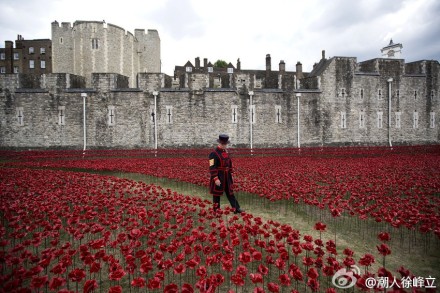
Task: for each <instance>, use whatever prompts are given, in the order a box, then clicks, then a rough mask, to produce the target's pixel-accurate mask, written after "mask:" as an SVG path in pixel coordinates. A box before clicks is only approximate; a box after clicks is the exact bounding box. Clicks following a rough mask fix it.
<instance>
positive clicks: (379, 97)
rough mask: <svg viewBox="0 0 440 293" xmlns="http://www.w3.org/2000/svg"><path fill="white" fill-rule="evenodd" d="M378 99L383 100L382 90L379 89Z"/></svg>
mask: <svg viewBox="0 0 440 293" xmlns="http://www.w3.org/2000/svg"><path fill="white" fill-rule="evenodd" d="M377 99H378V100H382V90H378V92H377Z"/></svg>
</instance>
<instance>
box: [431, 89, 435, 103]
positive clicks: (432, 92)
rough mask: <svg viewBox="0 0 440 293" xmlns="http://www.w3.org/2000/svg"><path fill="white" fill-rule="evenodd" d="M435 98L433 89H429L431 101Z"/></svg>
mask: <svg viewBox="0 0 440 293" xmlns="http://www.w3.org/2000/svg"><path fill="white" fill-rule="evenodd" d="M434 100H435V93H434V90H432V91H431V102H433V101H434Z"/></svg>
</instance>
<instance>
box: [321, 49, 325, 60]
mask: <svg viewBox="0 0 440 293" xmlns="http://www.w3.org/2000/svg"><path fill="white" fill-rule="evenodd" d="M322 59H325V50H322Z"/></svg>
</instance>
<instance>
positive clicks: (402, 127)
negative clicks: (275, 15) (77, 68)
mask: <svg viewBox="0 0 440 293" xmlns="http://www.w3.org/2000/svg"><path fill="white" fill-rule="evenodd" d="M439 72H440V64H439V62H438V61H427V60H422V61H417V62H413V63H409V64H406V63H405V61H404V60H403V59H382V58H379V59H373V60H367V61H364V62H359V63H358V62H357V60H356V58H349V57H333V58H330V59H326V58H324V57H323V58H322V59H321V60H320V61H319V62H318V63H317V64H316V66H315V68H314V69H313V70H312V72H310V73H304V76H302V78H300V79H299V78H298V80H296V76H294V75H283V72H282V71H280V72H273V71H271V72H267V73H266V74H265V75H259V73H255V72H250V71H249V72H246V71H240V70H235V71H234V73H231V74H229V75H225V76H221V77H220V78H227V82H222V81H221V80H220V82H219V84H228V85H229V86H228V87H216V88H215V87H212V82H211V81H212V80H213V79H215V78H217V75H216V76H214V77H213V76H211V75H210V73H209V72H205V73H203V72H194V73H191V72H187V73H185V74H184V75H181V76H179V83H178V84H179V86H178V87H176V86H173V84H174V85H176V84H177V83H176V82H175V79H174V80H173V77H169V76H167V75H165V74H161V73H138V74H137V76H136V77H135V79H134V81H133V80H132V77H131V76H124V75H121V74H111V73H105V74H104V73H100V74H97V73H93V74H92V78H91V80H90V85H88V83H87V81H86V78H85V77H83V76H78V75H73V74H61V73H58V74H57V73H53V74H47V75H42V76H39V77H29V76H24V75H19V74H18V75H17V74H15V75H14V74H6V75H2V76H0V147H1V148H13V149H20V148H26V149H28V148H70V149H81V148H82V147H83V98H82V97H81V94H82V93H85V94H87V98H86V105H85V106H86V130H87V148H124V149H127V148H154V146H155V141H154V138H155V131H156V132H157V138H158V141H157V145H158V147H159V148H181V147H211V146H212V145H214V144H215V141H216V138H217V137H218V134H219V133H227V134H229V136H230V137H231V141H232V146H233V147H245V148H246V147H249V146H250V139H251V136H250V122H251V121H253V123H252V143H253V147H255V148H261V147H297V146H298V145H300V146H301V147H304V146H341V145H357V146H370V145H382V146H387V145H389V144H390V143H391V144H392V145H393V146H394V145H416V144H438V143H439V142H440V131H439V128H440V124H439V115H440V106H439V104H440V97H439V89H440V88H439V87H440V74H439ZM266 78H268V79H270V80H269V81H268V80H266ZM180 79H181V80H180ZM257 80H258V82H256V81H257ZM133 83H134V84H135V85H134V86H132V84H133ZM182 84H185V85H186V86H185V87H182V86H181V85H182ZM268 86H270V87H268ZM252 91H253V96H252V104H253V106H254V108H253V111H250V107H249V106H250V95H249V94H250V93H251V92H252ZM156 92H157V95H156V103H157V113H156V115H153V114H154V109H155V108H154V100H155V95H154V94H155V93H156ZM389 93H391V95H389ZM389 99H391V108H390V107H389V101H390V100H389ZM298 101H299V106H298ZM389 114H390V116H389ZM389 117H391V124H389V123H388V121H389ZM298 118H299V119H298ZM252 119H253V120H252ZM155 120H156V123H157V129H155ZM298 124H299V127H298ZM298 129H299V133H298ZM298 138H299V140H298Z"/></svg>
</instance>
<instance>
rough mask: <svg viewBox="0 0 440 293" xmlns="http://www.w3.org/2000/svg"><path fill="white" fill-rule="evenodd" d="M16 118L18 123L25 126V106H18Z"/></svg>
mask: <svg viewBox="0 0 440 293" xmlns="http://www.w3.org/2000/svg"><path fill="white" fill-rule="evenodd" d="M16 118H17V122H18V125H19V126H23V125H24V115H23V107H17V109H16Z"/></svg>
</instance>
